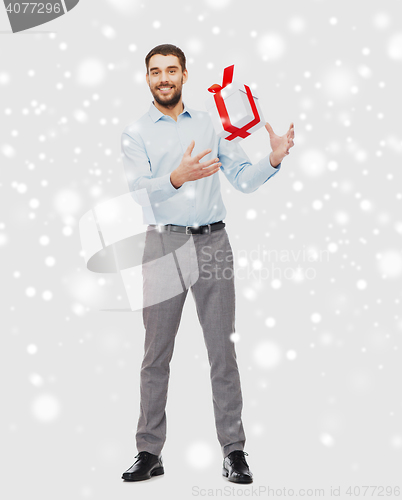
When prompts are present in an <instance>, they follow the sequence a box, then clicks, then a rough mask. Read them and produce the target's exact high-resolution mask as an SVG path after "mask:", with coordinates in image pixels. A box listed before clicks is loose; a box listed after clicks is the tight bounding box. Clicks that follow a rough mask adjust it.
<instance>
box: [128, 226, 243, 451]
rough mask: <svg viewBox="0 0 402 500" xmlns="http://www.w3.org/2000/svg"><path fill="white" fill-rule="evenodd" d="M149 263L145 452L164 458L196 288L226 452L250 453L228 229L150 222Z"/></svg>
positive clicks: (141, 427)
mask: <svg viewBox="0 0 402 500" xmlns="http://www.w3.org/2000/svg"><path fill="white" fill-rule="evenodd" d="M142 264H143V265H142V273H143V296H144V307H143V310H142V314H143V321H144V326H145V343H144V358H143V362H142V366H141V388H140V393H141V404H140V417H139V420H138V427H137V433H136V444H137V449H138V451H148V452H149V453H153V454H155V455H159V454H160V453H161V451H162V448H163V445H164V443H165V440H166V411H165V407H166V402H167V393H168V382H169V374H170V368H169V363H170V360H171V358H172V355H173V348H174V342H175V337H176V334H177V331H178V329H179V324H180V319H181V315H182V310H183V305H184V302H185V300H186V297H187V292H188V289H189V288H191V292H192V294H193V297H194V300H195V304H196V308H197V314H198V319H199V321H200V324H201V327H202V330H203V335H204V339H205V344H206V347H207V351H208V359H209V364H210V377H211V384H212V394H213V408H214V416H215V425H216V431H217V437H218V440H219V443H220V445H221V450H222V454H223V457H226V456H227V455H228V454H229V453H230V452H231V451H233V450H239V449H240V450H243V449H244V445H245V441H246V437H245V433H244V429H243V424H242V420H241V412H242V406H243V400H242V393H241V386H240V376H239V370H238V366H237V361H236V352H235V345H234V342H233V341H232V340H231V338H230V335H231V334H232V333H233V332H235V286H234V268H233V254H232V248H231V246H230V243H229V238H228V235H227V232H226V229H225V228H223V229H220V230H217V231H213V232H211V233H210V234H189V235H186V234H185V233H178V232H173V231H170V228H169V229H168V230H166V229H163V230H162V231H159V230H158V227H157V226H148V228H147V233H146V239H145V248H144V254H143V259H142ZM194 398H195V395H194ZM189 399H190V398H189ZM189 399H188V401H189ZM194 403H196V401H195V399H194Z"/></svg>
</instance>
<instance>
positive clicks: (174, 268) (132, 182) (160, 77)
mask: <svg viewBox="0 0 402 500" xmlns="http://www.w3.org/2000/svg"><path fill="white" fill-rule="evenodd" d="M145 64H146V68H147V73H146V81H147V83H148V85H149V88H150V91H151V93H152V95H153V98H154V100H153V102H152V103H151V105H150V108H149V111H148V112H147V113H146V114H145V115H143V116H142V117H141V118H140V119H139V120H138V121H136V122H134V123H132V124H130V125H128V126H127V127H126V128H125V129H124V132H123V134H122V152H123V164H124V169H125V173H126V176H127V181H128V184H129V188H130V191H131V192H133V193H135V192H139V190H146V193H147V195H148V198H149V201H150V204H151V207H152V213H153V215H154V217H155V221H156V224H152V220H151V218H149V212H147V209H146V207H145V206H144V207H143V214H144V221H145V223H146V224H149V225H148V226H147V233H146V241H145V248H144V257H143V279H144V281H143V290H144V307H143V321H144V326H145V344H144V359H143V363H142V367H141V405H140V417H139V421H138V428H137V433H136V442H137V449H138V451H139V453H138V455H136V457H135V458H137V460H136V462H135V463H134V464H133V465H132V466H131V467H130V468H129V469H128V470H127V471H126V472H125V473H123V476H122V478H123V479H125V480H127V481H140V480H144V479H149V478H150V477H151V476H156V475H161V474H164V468H163V462H162V456H161V451H162V447H163V445H164V443H165V440H166V413H165V406H166V400H167V391H168V380H169V370H170V369H169V363H170V360H171V357H172V354H173V347H174V341H175V336H176V334H177V331H178V328H179V323H180V318H181V314H182V309H183V305H184V302H185V299H186V296H187V292H188V289H189V288H191V291H192V294H193V297H194V300H195V303H196V307H197V314H198V318H199V321H200V324H201V326H202V329H203V334H204V339H205V344H206V347H207V351H208V358H209V363H210V367H211V372H210V376H211V384H212V393H213V407H214V415H215V423H216V430H217V436H218V440H219V442H220V445H221V449H222V454H223V457H224V460H223V469H222V474H223V476H225V477H227V478H228V480H229V481H232V482H237V483H250V482H252V481H253V477H252V476H253V475H252V473H251V471H250V469H249V466H248V464H247V462H246V459H245V455H248V454H247V453H245V452H244V445H245V441H246V437H245V433H244V429H243V424H242V420H241V411H242V394H241V386H240V377H239V371H238V367H237V362H236V353H235V348H234V342H233V341H232V337H231V335H232V334H233V332H234V331H235V289H234V273H233V255H232V249H231V247H230V243H229V239H228V234H227V232H226V229H225V223H224V222H223V219H224V218H225V216H226V209H225V206H224V204H223V201H222V197H221V192H220V182H219V176H218V171H219V170H221V171H222V172H223V174H224V175H225V176H226V178H227V179H228V180H229V182H230V183H231V184H232V185H233V186H234V187H235V188H236V189H238V190H240V191H242V192H243V193H251V192H253V191H255V190H256V189H258V187H259V186H261V185H262V184H264V183H265V182H266V181H267V180H268V179H270V178H271V177H272V176H273V175H275V174H276V173H277V172H278V171H279V169H280V167H281V162H282V160H283V158H284V157H285V156H286V155H288V154H289V149H290V148H291V147H292V146H293V144H294V143H293V138H294V129H293V123H292V124H291V126H290V128H289V131H288V132H287V134H286V135H284V136H282V137H280V136H278V135H276V134H275V133H274V131H273V130H272V128H271V126H270V125H269V124H268V123H267V124H266V129H267V131H268V133H269V135H270V142H271V147H272V152H271V153H270V155H269V157H268V156H267V157H265V158H263V159H262V160H260V161H259V162H258V163H256V164H254V165H252V164H251V162H250V161H249V159H248V157H247V155H246V154H245V153H244V151H243V149H242V148H241V147H240V146H239V144H238V143H232V142H230V141H227V140H225V139H221V138H218V136H217V135H216V133H215V131H214V128H213V125H212V122H211V120H210V117H209V115H208V113H207V112H203V111H194V110H193V109H189V108H188V107H187V106H186V105H185V104H184V103H183V101H182V86H183V84H185V83H186V82H187V78H188V71H187V69H186V58H185V55H184V53H183V52H182V51H181V50H180V49H179V48H178V47H175V46H174V45H169V44H166V45H159V46H157V47H155V48H154V49H152V50H151V51H150V52H149V54H148V55H147V56H146V58H145ZM222 256H226V257H225V258H223V257H222ZM228 257H229V258H228ZM179 259H181V260H180V261H179ZM161 263H163V264H161ZM194 267H195V269H196V272H194ZM225 271H229V272H225ZM161 290H163V293H161ZM169 292H170V294H169Z"/></svg>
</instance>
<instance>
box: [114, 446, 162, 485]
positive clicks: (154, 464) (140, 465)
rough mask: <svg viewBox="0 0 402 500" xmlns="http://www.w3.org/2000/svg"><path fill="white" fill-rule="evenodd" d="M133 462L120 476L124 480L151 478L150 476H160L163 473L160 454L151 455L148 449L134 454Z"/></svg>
mask: <svg viewBox="0 0 402 500" xmlns="http://www.w3.org/2000/svg"><path fill="white" fill-rule="evenodd" d="M135 458H136V459H137V460H136V461H135V462H134V464H133V465H132V466H131V467H130V468H129V469H128V470H126V472H124V473H123V475H122V476H121V477H122V479H125V480H126V481H143V480H144V479H151V477H152V476H161V475H162V474H164V473H165V471H164V469H163V462H162V456H160V457H158V455H153V454H152V453H149V452H148V451H140V452H139V453H138V455H136V456H135Z"/></svg>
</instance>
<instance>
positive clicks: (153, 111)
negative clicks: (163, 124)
mask: <svg viewBox="0 0 402 500" xmlns="http://www.w3.org/2000/svg"><path fill="white" fill-rule="evenodd" d="M183 107H184V109H183V112H182V113H180V115H179V116H181V115H184V114H185V113H188V115H189V116H190V118H191V112H190V110H189V108H188V107H187V106H186V104H185V103H184V101H183ZM148 113H149V116H150V117H151V118H152V120H153V122H154V123H156V122H157V121H158V120H159V119H160V118H162V117H163V116H166V115H164V114H163V113H162V111H159V109H158V108H157V107H156V106H155V104H154V102H153V101H152V102H151V105H150V106H149V111H148Z"/></svg>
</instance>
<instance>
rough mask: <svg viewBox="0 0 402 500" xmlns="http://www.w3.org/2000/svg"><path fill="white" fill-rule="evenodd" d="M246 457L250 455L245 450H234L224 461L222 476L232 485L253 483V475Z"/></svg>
mask: <svg viewBox="0 0 402 500" xmlns="http://www.w3.org/2000/svg"><path fill="white" fill-rule="evenodd" d="M244 455H248V453H246V452H245V451H243V450H234V451H232V452H231V453H229V455H228V456H227V457H226V458H225V459H224V461H223V469H222V475H223V476H225V477H227V478H228V479H229V481H232V483H252V482H253V474H252V472H250V469H249V468H248V464H247V462H246V458H245V456H244Z"/></svg>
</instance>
